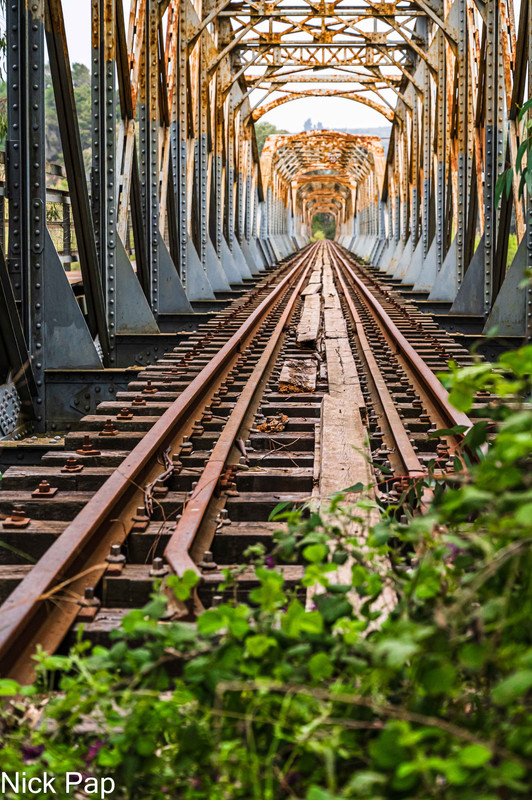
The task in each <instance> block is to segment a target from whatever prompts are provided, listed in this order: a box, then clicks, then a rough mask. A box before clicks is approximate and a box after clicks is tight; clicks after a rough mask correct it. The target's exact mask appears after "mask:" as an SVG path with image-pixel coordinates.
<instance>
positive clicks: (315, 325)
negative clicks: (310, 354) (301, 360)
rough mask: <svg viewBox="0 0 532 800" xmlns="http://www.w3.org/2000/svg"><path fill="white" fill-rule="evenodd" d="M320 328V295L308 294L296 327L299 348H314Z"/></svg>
mask: <svg viewBox="0 0 532 800" xmlns="http://www.w3.org/2000/svg"><path fill="white" fill-rule="evenodd" d="M320 326H321V295H320V294H309V295H307V296H306V297H305V304H304V306H303V311H302V313H301V319H300V321H299V325H298V326H297V334H296V341H297V344H298V345H299V347H315V346H316V342H317V341H318V336H319V334H320Z"/></svg>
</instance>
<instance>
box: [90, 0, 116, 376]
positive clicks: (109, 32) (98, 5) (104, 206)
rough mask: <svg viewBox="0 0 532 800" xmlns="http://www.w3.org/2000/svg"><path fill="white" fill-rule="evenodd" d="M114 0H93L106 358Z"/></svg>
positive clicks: (111, 317) (95, 155) (111, 325)
mask: <svg viewBox="0 0 532 800" xmlns="http://www.w3.org/2000/svg"><path fill="white" fill-rule="evenodd" d="M115 26H116V20H115V0H92V84H91V89H92V91H91V99H92V175H91V178H92V195H91V201H92V219H93V224H94V235H95V240H96V248H97V251H98V258H99V262H100V270H101V273H102V283H103V287H104V296H105V305H106V311H107V325H108V329H109V346H110V362H111V364H113V363H114V361H115V353H114V348H115V341H116V340H115V334H116V327H115V309H114V306H115V298H114V293H115V278H116V274H115V269H116V261H115V259H116V236H117V231H116V223H117V220H116V205H115V199H116V133H115V122H116V120H115V105H116V93H115Z"/></svg>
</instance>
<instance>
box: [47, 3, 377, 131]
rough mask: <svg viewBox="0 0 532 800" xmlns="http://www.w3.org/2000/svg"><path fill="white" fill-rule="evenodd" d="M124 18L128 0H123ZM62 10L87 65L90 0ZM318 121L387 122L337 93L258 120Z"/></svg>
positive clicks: (75, 57) (292, 125) (71, 45)
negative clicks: (335, 95)
mask: <svg viewBox="0 0 532 800" xmlns="http://www.w3.org/2000/svg"><path fill="white" fill-rule="evenodd" d="M124 8H125V9H126V15H127V16H126V20H127V18H128V15H129V0H124ZM63 13H64V17H65V27H66V32H67V39H68V49H69V53H70V59H71V61H72V62H74V61H80V62H81V63H83V64H86V65H87V66H88V67H90V59H91V19H90V13H91V2H90V0H63ZM309 117H310V118H311V119H312V120H313V122H314V123H316V122H318V121H319V122H321V123H322V124H323V127H324V128H369V127H377V126H378V127H382V126H385V125H388V124H389V123H388V121H387V120H386V119H385V118H384V117H383V116H382V115H381V114H379V113H378V112H376V111H373V109H371V108H368V107H367V106H364V105H362V104H361V103H354V102H353V101H351V100H345V99H342V98H340V97H308V98H303V99H301V100H296V101H293V102H291V103H286V104H285V105H283V106H280V107H279V108H276V109H274V110H273V111H270V112H269V113H268V114H265V115H264V116H263V117H262V120H261V121H264V122H266V121H267V122H271V123H272V124H273V125H276V126H277V127H278V128H284V129H286V130H288V131H290V132H291V133H298V132H299V131H301V130H303V124H304V122H305V120H307V119H308V118H309Z"/></svg>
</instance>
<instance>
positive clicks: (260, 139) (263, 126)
mask: <svg viewBox="0 0 532 800" xmlns="http://www.w3.org/2000/svg"><path fill="white" fill-rule="evenodd" d="M274 133H288V131H285V130H279V128H276V127H275V125H272V123H271V122H256V123H255V135H256V136H257V147H258V148H259V155H260V154H261V153H262V148H263V147H264V142H265V141H266V139H267V138H268V136H273V134H274Z"/></svg>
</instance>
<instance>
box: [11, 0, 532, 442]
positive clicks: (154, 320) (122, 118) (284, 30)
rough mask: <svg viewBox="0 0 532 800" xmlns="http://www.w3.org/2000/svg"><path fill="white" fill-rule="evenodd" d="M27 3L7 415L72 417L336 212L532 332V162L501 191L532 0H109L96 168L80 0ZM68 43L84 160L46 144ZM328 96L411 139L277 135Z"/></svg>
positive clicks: (430, 302)
mask: <svg viewBox="0 0 532 800" xmlns="http://www.w3.org/2000/svg"><path fill="white" fill-rule="evenodd" d="M84 1H85V2H86V3H88V2H89V0H84ZM6 5H7V10H6V16H7V20H6V22H7V26H6V28H7V115H8V130H7V139H6V148H5V159H4V166H5V179H4V183H3V185H4V190H3V196H4V198H5V200H6V202H5V206H6V207H5V209H4V217H3V220H2V226H1V227H2V240H3V242H4V244H5V256H4V252H2V255H1V256H0V286H1V292H0V436H2V437H9V436H12V435H22V434H25V433H27V431H28V430H29V429H32V430H34V431H37V432H38V431H41V432H42V431H44V430H48V431H50V429H53V428H57V429H62V430H64V429H65V427H69V426H71V425H72V424H73V423H74V422H75V421H76V420H78V419H79V417H80V416H81V415H82V414H84V413H87V412H88V411H90V410H91V409H94V408H95V406H96V404H97V403H98V402H99V401H100V400H102V399H103V398H104V397H105V398H106V399H109V393H111V394H113V393H114V392H116V391H117V390H120V389H121V388H123V387H124V386H125V385H126V384H127V383H128V380H129V377H128V370H127V369H126V367H127V366H129V365H130V364H131V363H133V362H135V363H136V364H137V365H144V366H145V365H147V364H149V363H153V361H154V360H155V359H156V358H157V357H158V356H160V355H161V354H162V352H163V351H164V347H165V345H166V344H167V343H168V337H169V335H170V334H172V335H173V336H174V338H175V332H180V331H185V330H189V331H190V330H193V329H194V328H195V327H197V324H198V321H205V319H206V318H208V315H210V314H212V313H213V312H215V311H216V310H217V309H218V308H219V307H223V306H224V304H226V303H227V302H228V301H229V300H231V298H233V297H235V296H237V295H238V293H239V292H243V291H244V290H245V289H246V286H248V285H252V282H253V281H254V280H256V279H257V277H260V274H261V273H264V272H265V271H267V270H268V269H269V268H270V267H271V266H272V265H274V264H277V263H279V262H282V261H283V259H285V258H286V257H287V256H288V255H289V254H292V253H293V252H294V251H295V250H297V249H299V248H302V247H304V246H305V245H306V243H307V241H308V238H309V233H310V227H311V222H312V218H313V216H314V214H316V213H319V212H325V213H328V214H330V215H332V217H334V219H335V222H336V232H337V239H338V241H339V243H340V244H341V245H343V246H344V247H345V248H347V249H349V250H351V251H352V252H353V253H354V254H356V255H357V256H358V257H359V258H363V259H365V260H366V261H368V262H369V263H370V264H372V265H374V266H376V267H378V268H379V269H380V270H381V272H383V273H385V274H387V275H388V276H389V277H390V278H391V279H394V280H395V282H396V284H402V285H404V286H403V288H404V289H405V290H407V291H408V292H409V294H410V296H411V298H412V299H417V300H419V301H420V304H421V306H423V305H424V306H425V308H426V309H427V310H430V311H439V312H442V313H441V318H442V320H444V318H445V319H446V320H447V322H448V323H449V324H450V325H451V327H452V326H453V325H455V326H458V327H460V324H462V328H463V330H465V331H466V333H467V331H468V330H469V331H471V330H474V331H475V332H476V333H482V331H484V332H487V331H489V330H491V329H492V328H493V327H494V326H497V330H498V333H499V335H500V336H505V337H508V338H511V339H514V340H516V341H522V340H524V339H526V338H529V337H530V335H531V334H532V296H531V290H530V287H527V286H526V285H525V286H523V275H524V272H525V270H526V268H527V267H530V266H532V216H531V208H532V205H531V203H530V198H529V197H528V198H527V193H526V189H525V192H524V196H523V193H522V192H520V187H519V176H513V177H511V175H510V177H509V178H508V182H507V186H508V191H505V192H503V194H502V197H501V198H500V200H499V199H498V198H497V194H496V183H497V180H498V177H499V176H500V175H501V174H502V173H503V172H504V170H505V169H506V168H507V167H508V165H511V164H514V163H515V160H516V157H517V155H518V151H519V148H520V145H521V144H522V142H523V138H522V137H523V133H522V127H521V124H520V121H519V119H518V116H519V110H520V107H521V106H522V104H523V103H524V101H525V100H526V98H527V95H528V94H529V92H530V88H529V87H530V74H531V73H530V69H531V64H532V35H531V33H532V30H531V26H532V4H531V3H530V0H521V3H520V5H517V4H514V3H513V0H485V1H484V0H454V2H450V0H412V2H409V1H407V0H397V1H396V0H391V2H372V0H271V2H266V1H265V0H258V2H251V1H250V0H243V2H240V1H239V0H131V7H130V9H129V16H128V12H127V10H126V11H125V10H124V6H123V3H122V1H121V0H92V2H91V14H92V28H91V30H87V31H86V36H87V37H89V36H90V37H91V42H92V61H91V75H92V119H91V137H92V147H91V164H90V175H89V177H88V176H87V170H86V163H85V162H84V153H83V150H82V145H81V138H80V130H79V125H78V119H77V114H76V107H75V99H74V88H73V82H72V72H71V62H72V61H74V60H75V57H76V54H75V53H69V51H68V46H67V38H66V34H65V23H64V18H63V9H62V4H61V0H8V1H7V4H6ZM47 59H48V60H49V65H50V74H51V85H52V87H51V88H52V89H53V94H54V98H55V105H56V109H57V118H58V122H59V128H60V133H61V145H62V151H63V155H64V168H63V167H61V168H59V167H57V166H54V165H49V164H47V163H46V158H45V145H46V142H45V91H46V90H47V89H49V88H50V87H49V86H47V85H46V81H45V63H46V60H47ZM527 87H528V88H527ZM307 96H320V97H322V96H327V97H338V96H339V97H342V98H347V99H348V100H350V101H353V117H352V118H353V119H356V110H357V106H356V105H355V104H356V103H361V104H364V105H366V106H369V107H370V108H372V109H374V110H377V111H379V112H380V113H381V114H382V116H383V119H384V120H387V121H389V122H390V123H391V134H390V141H389V147H388V150H387V153H386V154H385V153H384V150H383V148H382V145H381V141H380V140H379V139H378V138H376V137H366V136H354V135H349V134H346V133H338V132H332V131H327V130H324V131H309V132H306V133H301V134H294V135H286V136H284V135H277V136H273V137H271V138H269V139H268V140H267V143H266V145H265V147H264V150H263V152H262V154H261V155H260V156H259V151H258V147H257V142H256V136H255V129H254V123H255V122H256V121H258V120H259V119H260V118H261V117H262V116H263V115H264V114H265V113H267V112H268V111H269V110H271V109H272V108H274V107H276V106H279V105H282V104H284V103H288V102H293V101H297V100H298V99H299V98H301V97H307ZM525 147H526V145H525ZM522 149H523V148H522V147H521V150H522ZM60 179H66V185H67V187H68V188H67V189H66V188H64V186H65V184H64V180H63V184H62V186H63V188H61V186H60V185H59V180H60ZM50 204H55V205H56V206H57V205H59V206H60V207H61V208H63V213H64V219H66V221H67V226H68V231H67V238H68V239H70V226H69V221H70V219H71V220H72V223H73V230H74V235H75V244H74V245H73V247H72V248H71V249H72V251H73V252H75V255H74V256H73V257H70V260H73V259H74V260H75V261H76V262H79V274H77V273H74V272H71V271H69V270H68V269H66V268H65V267H68V266H69V265H68V263H66V262H68V260H69V259H68V258H65V256H64V255H61V254H60V252H58V243H57V241H55V240H54V239H53V237H52V235H51V227H52V225H51V223H50V215H49V214H48V213H47V207H49V206H50ZM3 205H4V200H3V199H2V206H3ZM47 222H48V225H47ZM510 240H511V241H512V243H515V242H516V243H517V248H515V246H512V248H510V255H509V242H510ZM59 250H60V248H59ZM449 321H450V322H449ZM442 324H443V322H442ZM468 325H469V326H470V327H469V328H468V327H467V326H468ZM471 326H472V327H471Z"/></svg>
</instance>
